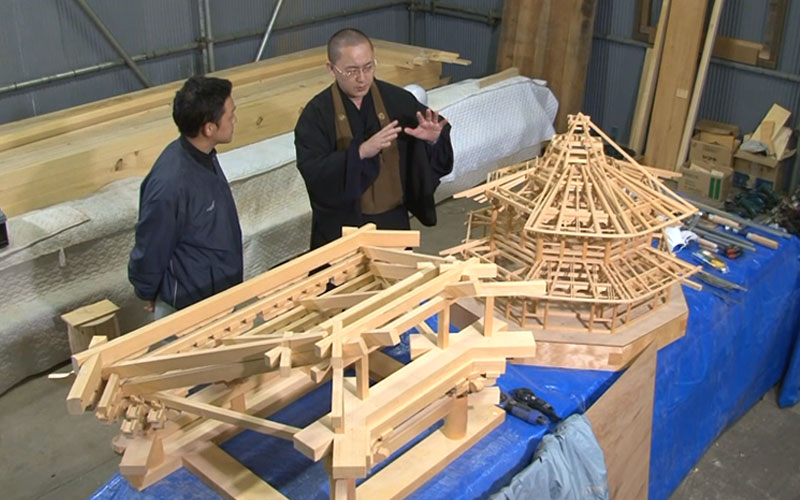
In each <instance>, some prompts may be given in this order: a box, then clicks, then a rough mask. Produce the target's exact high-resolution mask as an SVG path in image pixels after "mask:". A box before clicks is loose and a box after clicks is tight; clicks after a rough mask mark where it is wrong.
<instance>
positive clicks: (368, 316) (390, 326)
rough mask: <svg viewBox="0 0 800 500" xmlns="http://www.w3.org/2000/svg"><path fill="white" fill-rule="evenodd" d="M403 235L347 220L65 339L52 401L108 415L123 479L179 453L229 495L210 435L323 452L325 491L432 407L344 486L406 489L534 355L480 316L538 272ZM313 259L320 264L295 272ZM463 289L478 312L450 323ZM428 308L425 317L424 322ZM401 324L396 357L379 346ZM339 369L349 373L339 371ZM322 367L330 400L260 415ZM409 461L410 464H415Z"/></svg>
mask: <svg viewBox="0 0 800 500" xmlns="http://www.w3.org/2000/svg"><path fill="white" fill-rule="evenodd" d="M418 244H419V234H418V233H417V232H412V231H378V230H375V229H374V226H372V225H368V226H365V227H363V228H361V229H358V230H352V231H349V232H348V233H347V234H346V235H345V236H343V237H342V238H341V239H339V240H336V241H335V242H332V243H330V244H329V245H326V246H325V247H322V248H320V249H317V250H315V251H313V252H311V253H309V254H306V255H304V256H302V257H299V258H297V259H295V260H294V261H291V262H289V263H286V264H284V265H281V266H279V267H277V268H275V269H273V270H271V271H269V272H267V273H264V274H262V275H260V276H258V277H255V278H253V279H251V280H248V281H246V282H245V283H242V284H241V285H239V286H236V287H234V288H232V289H229V290H227V291H225V292H222V293H220V294H218V295H216V296H214V297H211V298H209V299H206V300H205V301H202V302H201V303H198V304H195V305H194V306H191V307H189V308H187V309H184V310H181V311H178V312H177V313H174V314H173V315H171V316H168V317H166V318H164V319H162V320H160V321H157V322H155V323H152V324H150V325H147V326H145V327H143V328H141V329H139V330H137V331H134V332H132V333H129V334H127V335H124V336H122V337H119V338H117V339H115V340H113V341H110V342H107V343H103V344H100V345H97V346H95V347H92V348H90V349H89V350H87V351H84V352H81V353H78V354H76V355H74V357H73V362H74V365H75V367H76V369H77V370H78V375H77V378H76V380H75V383H74V385H73V387H72V389H71V391H70V393H69V395H68V398H67V408H68V410H69V411H70V413H73V414H79V413H82V412H84V411H86V410H87V409H94V411H95V413H96V416H97V418H98V419H100V420H102V421H106V422H113V421H121V431H122V436H123V439H122V441H121V443H120V446H121V447H124V448H125V451H124V456H123V458H122V462H121V463H120V470H121V472H122V474H123V475H124V476H125V477H126V478H127V479H128V480H129V481H130V482H131V484H133V485H134V486H136V487H138V488H143V487H146V486H148V485H149V484H152V483H153V482H154V481H157V480H158V479H160V478H162V477H164V476H165V475H167V474H169V473H170V472H172V471H173V470H175V469H177V468H178V467H180V466H181V465H186V466H187V467H189V468H190V469H192V470H193V471H195V472H197V473H198V474H199V475H200V476H201V477H202V478H205V479H206V480H207V481H210V482H212V483H214V486H215V487H216V488H218V489H223V490H225V491H226V492H227V493H226V494H233V495H234V496H235V494H240V493H242V492H241V491H238V490H237V491H232V490H229V489H228V488H229V487H230V485H228V486H225V485H221V484H220V481H219V480H218V478H219V477H220V474H219V471H220V467H222V465H220V464H221V463H223V462H224V463H226V464H228V465H227V466H231V465H230V464H231V462H232V463H234V465H233V466H232V467H234V469H236V470H240V471H241V469H244V468H243V466H241V465H240V464H238V463H237V462H236V461H235V460H233V459H232V458H231V457H230V456H228V455H226V454H225V453H224V452H222V451H221V450H220V449H219V448H218V447H216V445H215V444H214V443H219V442H221V441H222V440H224V439H225V438H226V437H229V436H232V435H233V434H235V433H237V432H239V431H240V430H242V429H251V430H254V431H256V432H260V433H264V434H268V435H271V436H275V437H277V438H280V439H285V440H289V441H292V442H293V443H294V447H295V448H296V449H297V450H299V451H300V452H302V453H303V454H305V455H306V456H308V457H309V458H311V459H313V460H314V461H319V460H323V459H324V460H325V461H326V462H327V463H328V464H329V465H330V467H329V472H330V474H331V479H332V483H331V484H332V489H331V491H332V496H333V497H336V498H340V497H342V498H353V497H354V495H355V480H356V478H361V477H365V476H366V475H367V473H368V471H369V470H370V468H371V467H372V466H374V465H375V464H377V463H379V462H381V461H382V460H384V459H386V458H387V457H389V455H391V454H392V453H394V452H395V451H396V450H398V449H399V448H400V447H402V446H403V445H405V444H406V443H408V442H409V441H410V440H411V439H413V438H414V437H415V436H417V435H418V434H419V433H421V432H422V431H424V430H425V429H427V428H428V427H430V426H431V425H433V424H435V423H436V422H438V421H439V420H442V419H444V422H445V423H444V425H443V427H442V430H441V432H436V433H434V434H433V435H431V436H429V437H428V438H426V439H425V440H423V441H422V442H421V443H420V444H417V445H415V446H414V448H412V450H411V451H409V452H406V454H404V455H403V456H401V457H400V458H399V459H397V460H396V461H395V462H393V463H392V464H390V465H389V466H387V467H386V468H385V469H383V470H382V471H381V472H379V473H378V474H376V475H375V476H373V477H372V478H370V479H369V480H368V481H366V482H364V483H363V484H361V485H359V487H358V496H359V497H361V498H370V499H372V498H381V496H382V495H385V494H387V493H386V490H387V488H386V487H385V485H384V483H385V481H387V480H388V479H386V478H394V479H395V480H396V478H398V477H403V480H402V484H404V485H405V487H406V488H410V489H409V490H408V491H409V492H410V491H413V489H414V488H416V487H417V486H418V485H419V484H421V483H422V482H424V481H425V480H426V478H427V477H429V476H426V475H425V474H428V473H429V471H430V470H439V469H441V468H443V467H444V466H445V465H446V464H447V463H448V462H449V461H450V460H451V459H452V457H454V456H456V455H457V454H459V453H461V452H463V451H464V450H465V449H466V448H468V447H469V446H471V445H472V444H473V443H474V442H475V441H476V440H477V439H480V437H482V436H483V435H485V434H486V433H487V432H488V431H489V430H491V429H492V428H494V427H495V426H496V425H499V423H500V422H502V420H503V417H504V413H503V411H502V410H500V409H499V408H497V407H495V406H494V405H495V404H497V402H498V399H499V391H498V390H497V388H496V387H495V388H492V387H490V386H492V385H493V384H494V382H495V380H496V379H497V377H499V376H500V374H502V373H503V372H504V371H505V363H506V358H509V357H512V356H520V355H521V356H533V355H534V354H535V344H534V340H533V336H532V335H531V334H530V332H509V331H506V324H505V323H504V322H503V321H501V320H499V319H495V318H493V315H492V314H491V312H492V311H493V308H492V305H491V304H492V303H493V301H494V299H495V297H498V296H505V295H521V294H526V293H530V294H541V293H543V291H544V286H543V285H544V284H543V283H541V282H524V281H520V282H515V283H495V282H490V281H488V280H489V279H491V278H493V277H495V276H496V271H497V270H496V266H495V265H493V264H486V263H480V262H478V259H470V260H467V261H459V260H456V259H454V258H452V257H449V258H441V257H434V256H427V255H422V254H416V253H412V252H410V251H405V250H403V249H404V248H406V247H409V246H415V245H418ZM319 262H328V263H330V264H329V266H328V267H326V268H324V269H322V270H317V271H316V272H314V273H313V274H310V275H309V272H310V271H312V270H314V268H316V267H318V265H319ZM331 283H332V284H334V285H335V287H333V288H332V287H330V286H329V285H330V284H331ZM331 288H332V289H331ZM469 297H480V298H483V299H484V300H485V301H486V308H487V312H489V313H490V314H489V315H488V316H487V317H486V318H483V319H482V320H479V321H477V322H475V323H474V324H472V325H467V326H466V327H465V328H464V329H462V330H461V331H460V332H459V333H458V334H456V335H452V336H451V332H450V324H451V321H450V314H451V308H454V307H458V301H459V300H461V299H464V298H469ZM432 317H436V318H437V321H438V331H434V330H433V329H432V328H431V327H430V326H428V324H427V323H426V322H425V320H426V319H430V318H432ZM413 327H416V328H417V332H418V333H414V334H412V335H411V337H412V338H411V339H410V345H411V348H410V350H411V356H412V361H411V362H410V363H408V364H406V365H403V364H402V363H400V362H398V361H396V360H394V359H393V358H391V357H389V356H388V355H386V354H385V353H383V352H382V351H381V349H383V348H385V347H391V346H395V345H396V344H398V343H400V341H401V338H400V336H401V334H403V333H404V332H406V331H408V330H409V329H410V328H413ZM348 368H354V369H355V377H352V378H351V377H345V370H346V369H348ZM370 379H372V380H373V381H379V382H377V383H374V384H373V385H370ZM328 380H331V383H332V395H331V406H330V413H329V414H328V415H325V416H324V417H323V418H321V419H320V420H318V421H316V422H314V423H312V424H311V425H309V426H307V427H306V428H302V429H301V428H298V427H294V426H292V425H288V424H284V423H279V422H276V421H273V420H269V419H266V418H265V417H268V416H269V415H270V414H272V413H274V412H275V411H277V410H279V409H281V408H283V407H285V406H286V405H288V404H290V403H292V402H293V401H295V400H296V399H298V398H300V397H301V396H303V395H304V394H306V393H308V392H310V391H311V390H313V389H315V388H316V387H318V386H319V385H321V384H323V383H325V382H327V381H328ZM426 443H427V444H426ZM414 450H416V451H414ZM404 457H405V458H404ZM409 461H410V462H411V463H423V462H424V463H425V464H426V465H425V467H424V471H423V470H421V469H420V467H409V465H408V462H409ZM236 464H238V465H236ZM395 464H396V465H395ZM243 473H245V474H246V473H247V472H246V471H245V472H243ZM415 474H419V477H416V476H415ZM215 478H216V479H215ZM251 479H252V478H251ZM248 484H250V485H251V487H252V488H255V489H254V490H252V491H266V490H269V489H270V487H269V485H267V484H266V483H265V482H264V481H262V480H260V479H258V478H256V479H255V480H253V481H250V482H249V483H248ZM234 489H235V488H234Z"/></svg>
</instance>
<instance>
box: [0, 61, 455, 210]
mask: <svg viewBox="0 0 800 500" xmlns="http://www.w3.org/2000/svg"><path fill="white" fill-rule="evenodd" d="M395 50H396V49H395V48H394V47H386V48H384V49H381V51H382V52H383V53H385V54H386V56H387V57H386V58H384V59H382V61H383V63H382V64H381V68H380V70H379V77H380V78H381V79H382V80H385V81H389V82H392V83H394V84H396V85H399V86H403V85H406V84H408V83H417V84H420V85H422V86H424V87H425V88H432V87H435V86H437V85H438V84H439V81H440V75H441V68H442V62H441V61H445V62H447V63H462V62H464V61H463V60H458V59H452V58H451V57H450V56H449V55H447V56H443V55H441V54H440V53H439V52H438V51H433V50H427V49H420V48H416V49H413V50H415V51H416V54H417V55H418V56H419V58H417V59H416V60H415V61H414V62H413V63H412V64H411V67H400V66H395V65H393V64H391V63H390V62H389V61H390V60H391V55H392V53H393V52H394V51H395ZM305 52H307V53H308V54H309V56H303V55H302V54H300V55H299V56H298V57H294V54H291V55H286V56H281V57H279V58H276V61H275V62H274V63H273V62H269V61H262V62H260V63H254V64H253V65H246V66H244V67H242V68H232V69H230V70H225V71H224V72H220V73H219V74H223V75H226V76H227V77H229V78H230V79H231V80H232V81H233V82H234V93H233V97H234V99H236V101H237V106H238V109H237V116H238V118H239V124H240V126H239V127H238V128H237V134H236V136H235V137H234V141H233V142H232V143H231V144H230V145H223V146H221V147H220V151H225V150H228V149H231V148H235V147H240V146H242V145H246V144H251V143H253V142H257V141H260V140H263V139H266V138H268V137H272V136H274V135H277V134H280V133H284V132H287V131H289V130H290V129H291V127H292V124H294V123H295V122H296V119H297V116H298V114H299V112H300V110H301V109H302V107H303V106H304V104H305V103H306V102H307V101H308V100H309V99H310V98H311V97H312V96H313V95H315V94H316V93H317V92H319V91H320V90H322V89H323V88H325V87H326V86H327V85H329V84H330V81H331V79H330V75H329V73H328V71H327V70H326V69H325V68H324V63H325V57H326V56H325V51H324V48H323V47H318V48H315V49H311V50H310V51H305ZM181 83H182V82H174V83H170V84H167V85H164V86H160V87H157V88H153V89H147V90H145V91H141V92H139V93H136V94H133V95H126V96H120V97H116V98H111V99H108V100H104V101H100V102H98V103H92V104H90V105H86V106H81V107H78V108H75V109H72V110H64V111H60V112H57V113H53V114H51V115H46V116H43V117H36V118H33V119H30V120H25V121H23V122H21V123H19V124H9V125H7V126H3V127H0V158H2V159H3V161H2V165H3V167H2V168H0V172H2V174H3V177H4V179H5V180H6V182H4V183H3V186H2V187H1V188H0V197H2V198H3V199H4V200H5V202H4V211H5V212H6V213H7V214H8V215H12V216H13V215H18V214H21V213H24V212H27V211H29V210H32V209H34V208H41V207H44V206H48V205H52V204H54V203H59V202H63V201H68V200H72V199H76V198H79V197H82V196H86V195H88V194H91V193H92V192H94V191H96V190H97V189H98V188H100V187H102V186H103V185H105V184H107V183H109V182H112V181H114V180H118V179H121V178H124V177H129V176H131V175H144V174H145V173H146V172H147V170H148V169H149V168H150V166H151V165H152V163H153V161H154V160H155V158H156V157H157V156H158V154H159V153H160V151H161V150H162V149H163V148H164V146H165V145H166V143H167V142H168V141H169V140H171V139H172V138H174V137H176V136H177V131H176V129H175V125H174V123H173V122H172V119H171V116H170V113H171V106H170V103H171V101H172V98H173V96H174V92H175V90H176V89H177V87H178V86H180V84H181ZM267 113H268V116H267ZM267 118H268V119H267ZM65 145H67V146H69V148H67V147H65ZM9 148H10V149H9ZM74 165H80V168H81V171H82V174H81V175H75V171H74ZM40 171H47V173H48V175H37V172H40ZM31 179H34V181H31ZM31 192H34V193H37V196H34V197H32V196H30V193H31Z"/></svg>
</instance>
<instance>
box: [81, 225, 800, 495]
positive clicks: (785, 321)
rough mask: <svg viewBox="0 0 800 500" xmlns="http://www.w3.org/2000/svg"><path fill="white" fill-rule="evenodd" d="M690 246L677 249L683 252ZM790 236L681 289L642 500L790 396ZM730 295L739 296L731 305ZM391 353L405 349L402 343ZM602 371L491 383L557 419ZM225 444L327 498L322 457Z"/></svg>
mask: <svg viewBox="0 0 800 500" xmlns="http://www.w3.org/2000/svg"><path fill="white" fill-rule="evenodd" d="M690 253H691V252H690V251H684V254H683V255H681V256H682V257H684V258H685V259H687V260H691V256H690ZM798 255H800V240H798V239H797V238H792V239H791V240H786V239H783V240H781V248H780V249H779V250H778V251H771V250H767V249H764V248H761V247H759V248H758V250H757V251H756V252H755V253H751V252H748V253H746V254H745V256H744V257H742V258H740V259H738V260H736V261H732V262H730V264H731V272H730V273H729V274H728V275H726V276H725V277H726V278H728V279H731V280H733V281H736V282H738V283H740V284H742V285H744V286H746V287H747V288H748V289H749V290H748V291H747V292H735V293H731V294H730V296H731V298H732V300H731V301H730V302H727V303H726V302H724V301H723V300H722V299H720V298H719V297H717V296H715V295H712V294H710V293H708V292H706V291H703V292H697V291H694V290H691V289H687V288H685V287H684V292H685V294H686V300H687V302H688V304H689V309H690V313H689V314H690V316H689V325H688V328H687V332H686V336H684V337H683V338H681V339H679V340H677V341H676V342H674V343H672V344H670V345H669V346H667V347H665V348H664V349H662V350H661V351H660V352H659V355H658V366H657V372H656V394H655V407H654V415H653V432H652V436H653V441H652V456H651V460H650V498H651V499H653V500H661V499H666V498H667V497H669V495H670V494H671V493H672V492H673V491H674V490H675V488H676V487H677V486H678V484H680V482H681V480H682V479H683V478H684V477H685V476H686V474H687V473H688V472H689V471H690V470H691V468H692V467H693V466H694V464H695V463H696V462H697V461H698V460H699V458H700V457H701V456H702V455H703V453H704V452H705V450H706V449H707V448H708V447H709V446H710V445H711V443H712V442H713V441H714V440H715V439H716V437H717V436H718V435H719V434H720V433H721V432H722V431H723V430H724V429H725V428H726V427H727V426H728V425H730V424H731V423H733V422H734V421H735V420H736V419H737V418H739V417H740V416H741V415H742V414H743V413H744V412H745V411H746V410H747V409H748V408H750V407H751V406H752V405H753V404H754V403H755V402H756V401H757V400H758V399H759V398H760V397H761V396H763V395H764V393H765V392H766V391H767V390H769V388H771V387H772V386H774V385H775V384H776V383H778V382H779V381H780V380H781V377H782V376H783V375H784V373H787V378H786V379H785V380H784V382H783V394H782V396H781V397H782V401H783V400H784V399H785V400H786V401H791V399H792V398H794V399H795V400H796V399H797V397H798V394H800V366H798V365H800V354H795V356H794V361H793V364H792V365H791V368H790V369H789V371H788V372H787V367H789V360H790V357H791V350H792V348H793V347H794V349H795V350H796V351H799V350H800V342H797V341H796V339H797V332H798V329H800V308H798V299H800V261H798ZM734 301H739V302H738V303H737V302H734ZM393 354H394V355H398V356H400V357H402V356H404V355H406V351H405V348H404V347H401V348H398V350H397V351H396V352H394V353H393ZM616 377H617V375H616V374H613V373H610V372H602V371H588V370H568V369H556V368H541V367H527V366H514V365H509V367H508V371H507V373H506V374H505V375H503V376H502V377H501V378H500V379H499V380H498V385H499V386H500V387H501V389H503V390H504V391H509V390H511V389H514V388H516V387H523V386H524V387H530V388H532V389H533V390H534V391H535V392H536V393H537V394H538V395H540V396H542V397H543V398H544V399H546V400H548V401H549V402H550V403H551V404H553V406H554V407H555V409H556V411H557V412H558V413H559V414H560V415H561V416H567V415H569V414H572V413H574V412H582V411H584V410H585V409H586V408H588V407H589V406H590V405H591V403H592V402H594V401H595V400H596V399H597V398H598V397H599V396H600V395H601V394H602V393H603V392H604V391H605V389H606V388H607V387H608V386H609V385H610V384H611V383H613V381H614V380H615V379H616ZM329 395H330V387H329V385H326V386H323V387H320V388H319V389H317V390H316V391H314V392H312V393H311V394H309V395H307V396H306V397H304V398H302V399H301V400H299V401H298V402H296V403H295V404H293V405H291V406H290V407H288V408H286V409H284V410H282V411H281V412H279V413H278V414H276V416H275V417H273V418H275V420H277V421H280V422H285V423H289V424H292V425H298V426H302V425H305V424H308V423H310V422H311V421H313V420H314V419H316V418H318V417H319V416H321V415H323V414H325V413H326V412H327V411H328V408H329V401H330V399H329ZM547 430H548V429H547V428H546V427H545V426H534V425H530V424H528V423H526V422H523V421H522V420H519V419H517V418H515V417H512V416H508V418H506V421H505V422H504V423H503V424H502V425H500V426H499V427H498V428H497V429H495V430H494V431H492V432H491V433H490V434H489V435H488V436H487V437H485V438H484V439H482V440H481V441H480V442H479V443H477V444H476V445H475V446H473V447H472V448H471V449H470V450H469V451H468V452H467V453H465V454H463V455H462V456H460V457H459V458H458V459H456V460H455V461H454V462H453V463H452V464H450V465H449V466H448V467H447V468H446V469H445V470H443V471H442V472H441V473H439V474H437V475H436V476H435V477H434V478H432V479H431V480H430V481H429V482H428V483H426V484H425V485H423V487H421V488H420V489H419V490H418V491H417V492H415V493H414V495H413V496H412V497H411V498H414V499H438V498H448V499H454V500H455V499H473V498H485V497H487V496H488V495H489V494H491V493H493V492H496V491H498V490H499V489H500V488H502V487H503V486H505V485H506V484H508V483H509V482H510V480H511V478H512V477H513V476H514V475H515V474H516V473H517V472H519V471H520V470H522V469H523V468H524V467H525V466H526V465H528V463H529V462H530V460H531V457H532V456H533V452H534V450H535V448H536V445H537V443H538V442H539V440H540V439H541V437H542V436H543V435H544V434H545V432H547ZM222 447H223V449H225V451H227V452H228V453H230V454H231V455H233V456H234V457H235V458H237V459H238V460H240V461H241V462H242V463H244V464H245V465H246V466H247V467H248V468H250V469H251V470H253V471H254V472H256V473H257V474H259V475H260V476H261V477H263V478H264V479H265V480H267V481H268V482H269V483H270V484H272V485H273V486H275V487H276V488H278V489H279V490H280V491H281V492H282V493H283V494H285V495H286V496H288V497H289V498H293V499H294V498H303V499H306V498H320V499H322V498H328V479H327V476H326V475H325V473H324V471H323V468H322V465H321V463H316V464H314V463H312V462H311V461H309V460H308V459H306V458H305V457H303V456H302V455H301V454H300V453H298V452H296V451H294V450H293V449H292V448H291V444H290V443H287V442H285V441H281V440H279V439H275V438H272V437H269V436H264V435H261V434H257V433H255V432H251V431H245V432H243V433H241V434H239V435H238V436H236V437H234V438H232V439H231V440H229V441H228V442H226V443H225V444H223V446H222ZM92 498H96V499H129V498H144V499H156V498H193V499H195V498H196V499H206V498H207V499H216V498H218V497H217V495H216V494H215V493H214V492H212V491H211V490H210V489H208V488H206V487H205V486H203V485H202V483H200V481H199V480H198V479H196V478H195V477H194V476H192V475H191V474H189V473H188V472H187V471H185V470H184V469H180V470H178V471H176V472H175V473H173V474H171V475H170V476H168V477H166V478H165V479H164V480H162V481H160V482H159V483H158V484H156V485H154V486H151V487H150V488H147V489H146V490H144V491H143V492H137V491H135V490H134V489H133V488H131V487H130V486H129V485H128V483H127V482H126V481H125V479H124V478H122V477H120V476H119V474H116V475H114V476H113V477H112V478H111V479H110V480H109V481H108V482H107V483H106V484H105V485H104V486H103V487H102V488H101V489H100V490H98V491H97V492H96V493H95V495H94V496H93V497H92Z"/></svg>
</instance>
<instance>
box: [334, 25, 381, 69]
mask: <svg viewBox="0 0 800 500" xmlns="http://www.w3.org/2000/svg"><path fill="white" fill-rule="evenodd" d="M364 42H366V43H368V44H369V48H370V49H372V50H375V47H373V46H372V40H370V39H369V37H368V36H367V35H365V34H364V32H363V31H359V30H357V29H355V28H345V29H343V30H339V31H337V32H336V33H334V34H333V36H332V37H331V38H330V40H328V61H330V62H332V63H335V62H336V60H337V59H339V56H340V55H342V47H352V46H353V45H360V44H362V43H364Z"/></svg>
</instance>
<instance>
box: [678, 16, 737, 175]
mask: <svg viewBox="0 0 800 500" xmlns="http://www.w3.org/2000/svg"><path fill="white" fill-rule="evenodd" d="M723 5H725V0H714V7H713V8H712V10H711V19H710V20H709V22H708V28H707V29H706V40H705V45H704V46H703V53H702V56H701V57H700V66H699V68H698V70H697V78H695V81H694V88H693V89H692V101H691V103H689V110H688V112H687V116H686V123H685V125H684V127H683V135H682V137H681V142H680V149H679V150H678V158H677V161H676V162H675V170H676V171H677V170H680V168H681V166H682V165H683V163H684V162H685V161H686V158H687V157H688V155H689V142H690V141H691V140H692V133H693V132H694V124H695V122H696V121H697V113H698V111H699V110H700V100H701V98H702V97H703V88H705V85H706V75H707V74H708V65H709V64H710V63H711V52H712V51H713V50H714V40H716V38H717V28H718V27H719V20H720V18H721V17H722V7H723Z"/></svg>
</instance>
